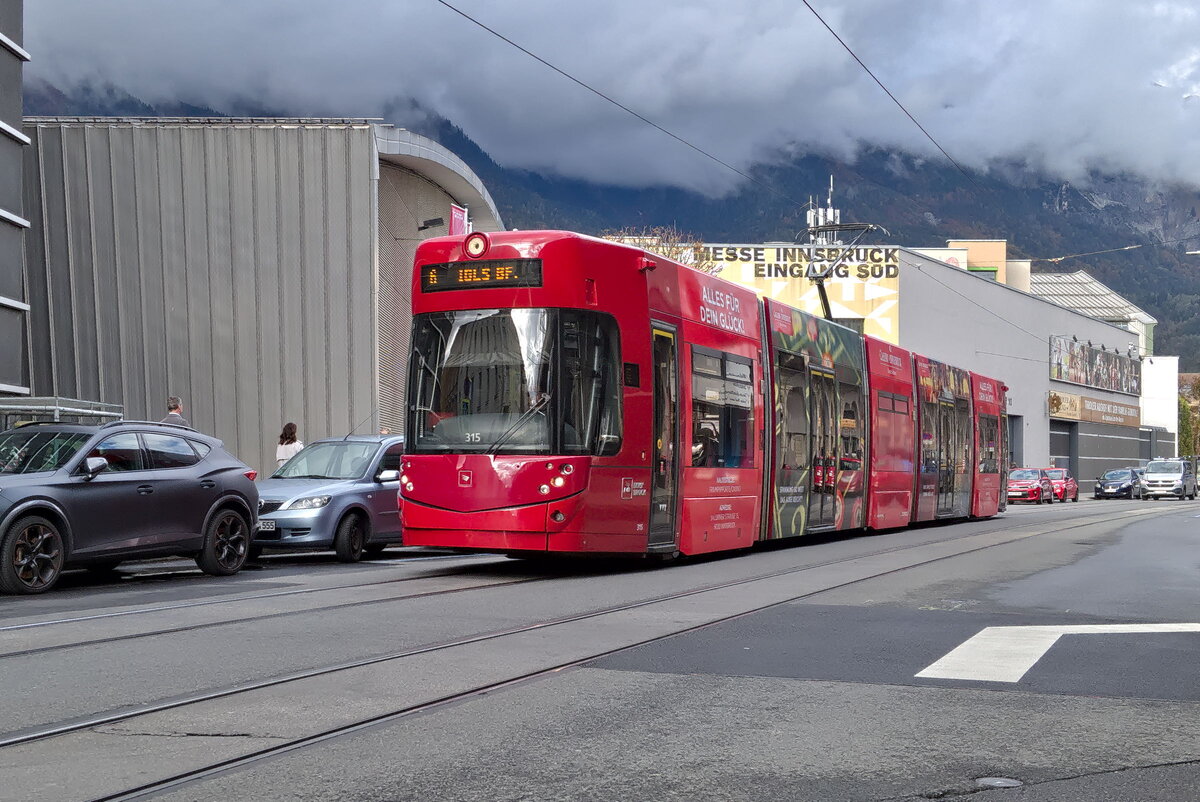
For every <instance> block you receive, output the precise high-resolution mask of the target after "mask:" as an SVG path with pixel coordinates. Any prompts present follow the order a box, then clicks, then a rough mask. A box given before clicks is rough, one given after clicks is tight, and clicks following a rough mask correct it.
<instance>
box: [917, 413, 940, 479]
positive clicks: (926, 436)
mask: <svg viewBox="0 0 1200 802" xmlns="http://www.w3.org/2000/svg"><path fill="white" fill-rule="evenodd" d="M937 414H938V408H937V404H935V403H933V402H932V401H922V402H921V473H937V472H938V441H937V425H938V418H937Z"/></svg>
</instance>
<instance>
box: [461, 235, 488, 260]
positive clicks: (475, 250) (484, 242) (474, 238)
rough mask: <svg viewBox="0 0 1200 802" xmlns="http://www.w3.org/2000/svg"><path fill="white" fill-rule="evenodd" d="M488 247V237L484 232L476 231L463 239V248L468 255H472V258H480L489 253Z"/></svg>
mask: <svg viewBox="0 0 1200 802" xmlns="http://www.w3.org/2000/svg"><path fill="white" fill-rule="evenodd" d="M487 249H488V238H487V237H486V236H485V235H484V234H483V232H480V231H476V232H475V233H474V234H472V235H471V236H469V237H467V238H466V240H464V241H463V250H464V251H466V254H467V256H470V257H471V258H472V259H478V258H479V257H480V256H483V255H484V254H485V253H487Z"/></svg>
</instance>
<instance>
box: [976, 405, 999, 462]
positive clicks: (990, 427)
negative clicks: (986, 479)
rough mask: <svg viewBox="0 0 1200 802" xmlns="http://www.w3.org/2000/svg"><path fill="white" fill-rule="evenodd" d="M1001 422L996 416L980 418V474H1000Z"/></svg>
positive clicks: (982, 416)
mask: <svg viewBox="0 0 1200 802" xmlns="http://www.w3.org/2000/svg"><path fill="white" fill-rule="evenodd" d="M999 441H1000V421H999V419H998V418H997V417H996V416H995V415H980V416H979V472H980V473H1000V459H999V453H1000V449H999Z"/></svg>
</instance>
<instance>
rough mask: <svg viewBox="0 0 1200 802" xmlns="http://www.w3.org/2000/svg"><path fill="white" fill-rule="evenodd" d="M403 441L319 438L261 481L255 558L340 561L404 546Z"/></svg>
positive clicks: (389, 437)
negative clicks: (320, 553)
mask: <svg viewBox="0 0 1200 802" xmlns="http://www.w3.org/2000/svg"><path fill="white" fill-rule="evenodd" d="M403 454H404V437H402V436H396V435H371V436H349V437H341V438H337V439H328V440H316V441H314V442H312V443H309V444H308V445H306V446H305V447H304V448H303V449H301V450H300V452H299V453H298V454H296V456H294V457H292V458H291V459H290V460H288V461H287V462H286V463H285V464H284V465H283V466H282V467H280V468H279V470H277V471H276V472H275V473H274V474H272V475H271V478H269V479H266V480H264V481H262V482H260V483H259V488H258V492H259V496H260V497H261V501H260V502H259V508H258V514H259V526H258V533H257V534H256V535H255V537H254V552H255V554H257V553H258V552H260V551H261V550H262V549H264V548H269V549H314V548H317V549H328V548H332V549H333V550H334V551H336V552H337V556H338V559H339V560H341V561H343V562H355V561H357V560H360V559H362V556H363V554H364V553H366V554H368V555H371V556H374V555H377V554H379V553H380V552H381V551H383V549H384V547H386V546H387V545H388V544H390V543H399V542H400V539H401V535H400V514H399V495H400V465H401V462H402V461H403Z"/></svg>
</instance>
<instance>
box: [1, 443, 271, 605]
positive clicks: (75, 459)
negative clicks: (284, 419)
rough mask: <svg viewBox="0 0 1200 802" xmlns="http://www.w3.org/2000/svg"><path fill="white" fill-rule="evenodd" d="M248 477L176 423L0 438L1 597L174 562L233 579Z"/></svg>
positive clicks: (245, 520) (250, 500)
mask: <svg viewBox="0 0 1200 802" xmlns="http://www.w3.org/2000/svg"><path fill="white" fill-rule="evenodd" d="M255 475H256V474H255V471H253V470H251V469H250V468H248V467H247V466H246V465H244V464H242V463H241V462H239V461H238V460H237V459H236V458H235V457H233V456H232V455H231V454H230V453H229V452H227V451H226V450H225V449H224V447H223V446H222V444H221V441H220V440H217V439H216V438H213V437H209V436H207V435H203V434H200V433H199V432H197V431H195V430H193V429H190V428H188V427H186V426H175V425H171V424H161V423H150V422H142V421H114V422H113V423H108V424H105V425H104V426H99V427H97V426H81V425H72V424H59V423H53V424H50V423H35V424H28V425H25V426H21V427H19V428H17V429H11V430H9V431H6V432H2V433H0V591H3V592H6V593H42V592H44V591H47V590H49V589H50V588H52V587H54V585H55V583H56V582H58V579H59V577H60V576H61V574H62V572H63V570H64V569H66V568H74V567H83V568H90V569H92V570H97V571H110V570H112V569H114V568H116V566H117V565H118V564H120V563H121V562H122V561H124V560H133V559H144V558H147V557H162V556H170V555H183V556H187V557H194V558H195V560H196V564H197V565H198V566H200V569H201V570H202V571H204V572H205V573H208V574H213V575H216V576H228V575H230V574H235V573H237V572H238V571H239V570H240V569H241V567H242V565H243V564H244V563H245V561H246V557H247V555H248V553H249V550H250V543H251V537H252V534H253V531H254V530H253V527H254V522H255V512H254V511H255V509H256V508H257V506H258V490H257V488H256V487H255V486H254V478H255Z"/></svg>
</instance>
